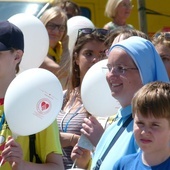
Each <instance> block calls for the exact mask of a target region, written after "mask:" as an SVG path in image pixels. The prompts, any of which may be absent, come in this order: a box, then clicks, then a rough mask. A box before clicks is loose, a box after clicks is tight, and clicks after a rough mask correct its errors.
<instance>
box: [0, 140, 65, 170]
mask: <svg viewBox="0 0 170 170" xmlns="http://www.w3.org/2000/svg"><path fill="white" fill-rule="evenodd" d="M2 157H3V159H4V161H5V162H9V163H10V165H11V167H12V170H30V169H31V170H47V169H48V170H57V169H58V170H64V166H63V162H62V156H61V155H58V154H55V153H50V154H48V155H47V158H46V162H45V163H44V164H37V163H32V162H26V161H24V160H23V152H22V149H21V146H20V145H19V144H18V143H17V142H16V141H15V140H14V139H11V138H10V139H9V140H8V142H7V143H6V145H5V148H4V150H3V152H2Z"/></svg>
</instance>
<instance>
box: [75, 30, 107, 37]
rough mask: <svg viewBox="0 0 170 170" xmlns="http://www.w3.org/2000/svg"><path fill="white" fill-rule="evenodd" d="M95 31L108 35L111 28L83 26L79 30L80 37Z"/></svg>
mask: <svg viewBox="0 0 170 170" xmlns="http://www.w3.org/2000/svg"><path fill="white" fill-rule="evenodd" d="M93 32H96V33H97V34H99V35H104V36H106V35H107V34H108V33H109V30H106V29H92V28H82V29H79V30H78V37H79V36H80V35H82V34H92V33H93Z"/></svg>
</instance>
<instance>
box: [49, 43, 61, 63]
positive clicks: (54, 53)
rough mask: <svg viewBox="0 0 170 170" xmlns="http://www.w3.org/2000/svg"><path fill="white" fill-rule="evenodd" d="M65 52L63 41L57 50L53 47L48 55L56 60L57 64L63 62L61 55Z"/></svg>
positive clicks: (57, 46) (58, 44)
mask: <svg viewBox="0 0 170 170" xmlns="http://www.w3.org/2000/svg"><path fill="white" fill-rule="evenodd" d="M62 52H63V47H62V43H61V41H59V42H58V43H57V45H56V47H55V49H52V48H51V47H50V48H49V50H48V55H49V56H52V57H54V58H55V61H56V63H59V62H60V61H61V55H62Z"/></svg>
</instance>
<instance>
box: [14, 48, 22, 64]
mask: <svg viewBox="0 0 170 170" xmlns="http://www.w3.org/2000/svg"><path fill="white" fill-rule="evenodd" d="M22 56H23V51H22V50H16V51H15V58H14V59H15V60H16V61H18V62H20V61H21V59H22Z"/></svg>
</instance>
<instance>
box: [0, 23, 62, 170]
mask: <svg viewBox="0 0 170 170" xmlns="http://www.w3.org/2000/svg"><path fill="white" fill-rule="evenodd" d="M23 52H24V37H23V33H22V32H21V30H20V29H19V28H18V27H16V26H15V25H13V24H12V23H10V22H8V21H2V22H0V162H1V167H0V169H1V170H57V169H58V170H64V166H63V162H62V150H61V145H60V140H59V132H58V127H57V123H56V122H54V123H53V124H52V125H50V126H49V127H48V128H46V129H45V130H43V131H41V132H39V133H37V134H36V135H35V148H36V154H37V155H38V156H39V158H40V160H41V162H42V163H41V164H38V163H33V162H35V161H33V162H30V147H29V136H24V137H23V136H19V137H18V138H17V139H16V140H14V139H13V138H12V137H11V136H12V133H11V131H10V129H9V127H8V125H7V122H6V120H5V117H4V112H3V102H4V96H5V93H6V90H7V88H8V86H9V84H10V83H11V81H12V80H13V79H14V78H15V76H16V73H18V71H19V63H20V62H21V59H22V55H23ZM23 114H24V113H23ZM18 123H19V122H18ZM28 126H31V125H28Z"/></svg>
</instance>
